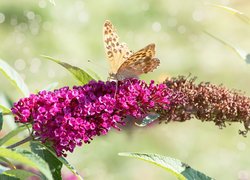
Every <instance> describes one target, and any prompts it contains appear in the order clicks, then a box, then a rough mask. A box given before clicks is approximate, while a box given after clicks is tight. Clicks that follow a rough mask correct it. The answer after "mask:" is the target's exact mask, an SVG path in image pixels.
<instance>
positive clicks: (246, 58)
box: [204, 31, 250, 64]
mask: <svg viewBox="0 0 250 180" xmlns="http://www.w3.org/2000/svg"><path fill="white" fill-rule="evenodd" d="M204 33H206V34H207V35H209V36H210V37H212V38H214V39H215V40H217V41H219V42H220V43H222V44H224V45H225V46H226V47H228V48H230V49H231V50H233V51H234V52H236V53H237V55H238V56H239V57H240V58H241V59H243V60H244V61H246V63H248V64H249V63H250V54H249V53H247V52H246V51H244V50H242V49H240V48H239V47H236V46H235V45H232V44H230V43H228V42H225V41H223V40H221V39H220V38H218V37H216V36H214V35H212V34H211V33H209V32H207V31H204Z"/></svg>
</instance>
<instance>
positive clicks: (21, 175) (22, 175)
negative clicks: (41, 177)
mask: <svg viewBox="0 0 250 180" xmlns="http://www.w3.org/2000/svg"><path fill="white" fill-rule="evenodd" d="M32 176H36V179H37V178H38V176H37V175H36V174H34V173H32V172H29V171H25V170H21V169H13V170H7V171H4V172H3V173H2V174H0V179H3V180H12V179H13V180H14V179H28V178H29V177H32Z"/></svg>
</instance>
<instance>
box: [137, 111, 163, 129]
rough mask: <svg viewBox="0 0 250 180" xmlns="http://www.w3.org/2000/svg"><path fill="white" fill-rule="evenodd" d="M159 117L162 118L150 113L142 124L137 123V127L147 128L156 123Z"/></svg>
mask: <svg viewBox="0 0 250 180" xmlns="http://www.w3.org/2000/svg"><path fill="white" fill-rule="evenodd" d="M158 117H160V115H159V114H157V113H150V114H148V115H147V116H146V117H145V118H144V119H143V120H142V122H141V124H138V123H135V124H136V125H137V126H139V127H145V126H147V125H148V124H150V123H152V122H154V121H155V120H157V119H158Z"/></svg>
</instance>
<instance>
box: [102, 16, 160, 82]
mask: <svg viewBox="0 0 250 180" xmlns="http://www.w3.org/2000/svg"><path fill="white" fill-rule="evenodd" d="M103 34H104V46H105V50H106V55H107V59H108V60H109V63H110V66H111V70H110V78H111V79H115V80H122V79H126V78H137V77H138V76H139V75H140V74H143V73H148V72H150V71H153V70H154V69H156V67H157V66H158V65H159V64H160V61H159V59H157V58H155V57H154V56H155V44H149V45H148V46H146V47H145V48H143V49H141V50H139V51H137V52H136V53H134V54H133V53H132V51H130V50H129V48H128V46H127V45H126V44H125V43H119V36H118V35H117V33H116V30H115V28H114V26H113V25H112V23H111V22H110V21H105V23H104V28H103Z"/></svg>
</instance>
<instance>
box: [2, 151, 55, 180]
mask: <svg viewBox="0 0 250 180" xmlns="http://www.w3.org/2000/svg"><path fill="white" fill-rule="evenodd" d="M0 156H2V157H5V158H9V159H13V160H15V161H18V162H20V163H23V164H25V165H28V166H30V167H34V168H37V169H38V170H39V171H40V172H41V173H42V174H43V175H44V176H45V177H46V178H47V179H49V180H53V178H52V174H51V172H50V169H49V166H48V164H47V163H46V162H45V161H44V160H43V159H42V158H40V157H39V156H38V155H36V154H35V153H33V152H30V151H27V150H24V149H6V148H1V147H0Z"/></svg>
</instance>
